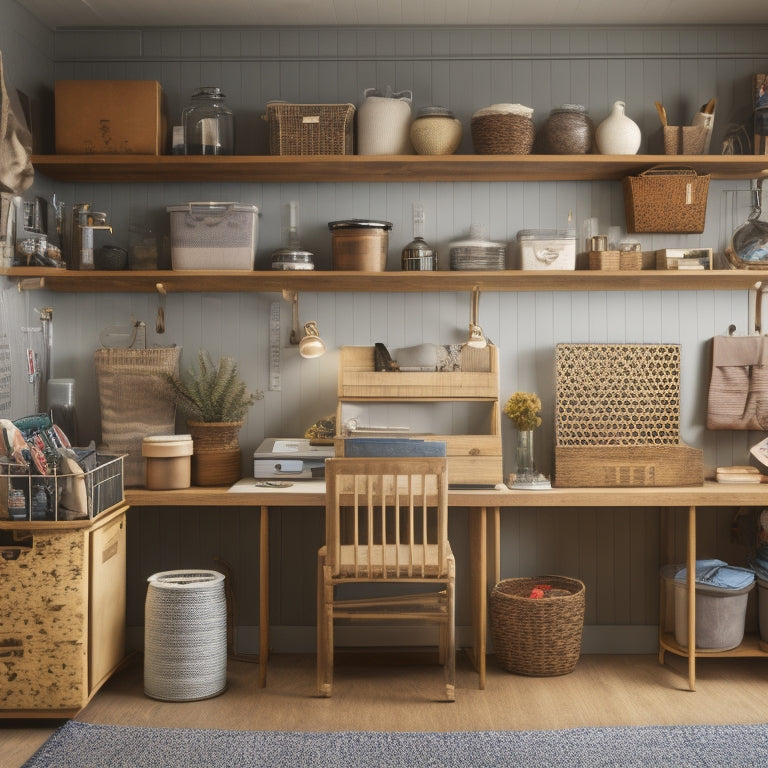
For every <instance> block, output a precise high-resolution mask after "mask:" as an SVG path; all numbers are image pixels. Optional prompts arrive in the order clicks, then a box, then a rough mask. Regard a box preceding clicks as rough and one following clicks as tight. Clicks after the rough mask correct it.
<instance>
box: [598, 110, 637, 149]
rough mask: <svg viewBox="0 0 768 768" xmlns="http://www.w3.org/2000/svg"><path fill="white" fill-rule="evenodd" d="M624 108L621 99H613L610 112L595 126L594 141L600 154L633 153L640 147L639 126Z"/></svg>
mask: <svg viewBox="0 0 768 768" xmlns="http://www.w3.org/2000/svg"><path fill="white" fill-rule="evenodd" d="M624 110H625V104H624V102H623V101H614V102H613V109H611V114H610V115H608V117H606V118H605V120H603V122H602V123H600V125H598V126H597V130H596V131H595V141H596V142H597V149H598V151H599V152H600V154H601V155H634V154H637V150H638V149H640V139H641V134H640V128H639V126H638V125H637V123H636V122H634V120H631V119H630V118H628V117H627V116H626V115H625V114H624Z"/></svg>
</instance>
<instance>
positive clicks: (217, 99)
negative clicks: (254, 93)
mask: <svg viewBox="0 0 768 768" xmlns="http://www.w3.org/2000/svg"><path fill="white" fill-rule="evenodd" d="M224 99H225V96H224V94H223V93H222V92H221V88H214V87H208V86H205V87H202V88H198V89H197V90H196V91H195V92H194V93H193V94H192V102H191V103H190V104H189V106H187V107H185V108H184V110H182V113H181V121H182V125H183V127H184V154H185V155H232V154H234V118H233V115H232V110H231V109H230V108H229V107H228V106H227V105H226V103H225V101H224Z"/></svg>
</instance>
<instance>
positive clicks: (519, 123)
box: [470, 104, 536, 155]
mask: <svg viewBox="0 0 768 768" xmlns="http://www.w3.org/2000/svg"><path fill="white" fill-rule="evenodd" d="M470 125H471V130H472V143H473V145H474V147H475V152H477V154H478V155H529V154H530V153H531V150H532V149H533V140H534V138H535V136H536V127H535V125H534V124H533V109H531V108H530V107H524V106H523V105H522V104H492V105H491V106H490V107H486V108H485V109H480V110H478V111H477V112H475V114H474V115H472V121H471V124H470Z"/></svg>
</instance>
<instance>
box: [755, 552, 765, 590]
mask: <svg viewBox="0 0 768 768" xmlns="http://www.w3.org/2000/svg"><path fill="white" fill-rule="evenodd" d="M752 568H753V569H754V571H755V575H756V576H757V578H758V579H761V580H762V581H765V582H768V553H762V552H760V551H759V550H758V554H757V557H756V558H755V559H754V560H753V561H752Z"/></svg>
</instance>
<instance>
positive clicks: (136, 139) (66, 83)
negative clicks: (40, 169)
mask: <svg viewBox="0 0 768 768" xmlns="http://www.w3.org/2000/svg"><path fill="white" fill-rule="evenodd" d="M54 88H55V100H56V108H55V111H56V118H55V119H56V153H57V154H59V155H67V154H69V155H131V154H132V155H162V154H163V153H164V152H165V146H166V133H167V125H166V116H165V102H164V98H163V89H162V87H161V86H160V83H158V82H157V81H155V80H57V81H56V84H55V87H54Z"/></svg>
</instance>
